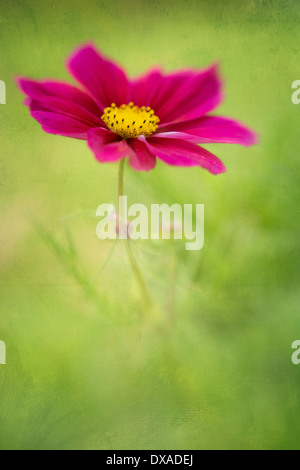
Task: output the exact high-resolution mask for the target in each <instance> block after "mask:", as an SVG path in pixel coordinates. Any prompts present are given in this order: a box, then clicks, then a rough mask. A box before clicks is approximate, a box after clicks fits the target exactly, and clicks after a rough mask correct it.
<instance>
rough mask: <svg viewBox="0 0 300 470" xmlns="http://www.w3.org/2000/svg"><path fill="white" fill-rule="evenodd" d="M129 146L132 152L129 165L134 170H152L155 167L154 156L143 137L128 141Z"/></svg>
mask: <svg viewBox="0 0 300 470" xmlns="http://www.w3.org/2000/svg"><path fill="white" fill-rule="evenodd" d="M128 144H129V146H130V147H131V148H132V150H133V152H132V153H131V155H130V159H129V163H130V165H131V166H132V168H134V169H135V170H139V171H140V170H144V171H149V170H152V169H153V168H154V167H155V165H156V156H155V154H154V153H153V152H152V151H151V149H150V147H149V145H148V144H147V141H146V139H145V137H144V136H140V137H138V138H137V139H130V140H129V141H128Z"/></svg>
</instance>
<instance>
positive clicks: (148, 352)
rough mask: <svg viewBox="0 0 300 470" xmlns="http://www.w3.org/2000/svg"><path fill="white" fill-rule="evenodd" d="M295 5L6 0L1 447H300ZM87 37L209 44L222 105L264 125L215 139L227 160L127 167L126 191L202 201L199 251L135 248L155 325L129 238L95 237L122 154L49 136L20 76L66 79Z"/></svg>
mask: <svg viewBox="0 0 300 470" xmlns="http://www.w3.org/2000/svg"><path fill="white" fill-rule="evenodd" d="M299 19H300V5H299V2H297V1H296V0H295V1H285V2H282V1H276V0H269V1H264V0H250V1H248V2H237V1H225V0H215V1H214V2H208V1H207V2H205V1H199V0H181V1H177V0H172V1H171V0H170V1H169V2H166V1H164V2H160V1H156V0H148V1H146V0H143V1H138V0H127V1H119V2H111V1H108V0H103V1H96V0H85V1H84V2H79V1H77V0H73V1H70V0H64V1H63V2H58V1H51V2H40V1H35V0H10V1H8V0H5V1H4V0H0V24H1V50H0V65H1V67H0V79H1V80H4V81H5V82H6V85H7V104H6V105H1V106H0V138H1V157H0V174H1V179H0V200H1V205H0V211H1V212H0V213H1V229H0V259H1V263H0V276H1V304H0V311H1V314H0V318H1V319H0V339H1V340H4V341H5V342H6V345H7V365H6V366H0V423H1V425H0V448H1V449H17V448H19V449H76V448H80V449H116V450H117V449H187V450H188V449H215V448H221V449H234V448H235V449H249V448H250V449H262V448H268V449H292V448H293V449H299V432H300V424H299V423H300V405H299V399H298V394H299V393H298V391H299V389H298V387H299V386H300V378H299V374H300V366H299V367H298V368H297V366H294V365H292V363H291V354H292V350H291V344H292V342H293V341H294V340H295V339H299V303H300V293H299V282H300V270H299V210H300V189H299V188H300V184H299V183H300V164H299V138H298V136H299V124H298V123H299V113H300V107H297V106H295V105H292V103H291V93H292V91H291V84H292V82H293V81H294V80H296V79H299V76H297V73H299V58H300V57H299V47H298V42H299V41H298V40H299V34H300V33H299ZM88 40H93V41H94V42H95V43H96V44H97V45H98V47H99V48H100V49H101V50H102V51H103V52H104V53H106V54H107V55H109V56H110V57H112V58H114V59H115V60H117V61H119V62H120V63H121V64H122V65H123V66H124V67H126V69H127V70H128V71H129V73H130V75H136V74H139V73H142V72H143V71H144V70H145V69H148V68H150V67H151V66H152V65H154V64H160V65H162V66H163V67H164V68H165V69H166V70H173V69H180V68H184V67H191V66H193V67H203V66H206V65H208V64H209V63H211V62H214V61H220V63H221V70H222V74H223V77H224V80H225V86H226V101H225V102H224V104H223V105H222V106H221V108H220V114H224V115H228V116H232V117H235V118H238V119H240V120H242V121H243V122H245V123H247V124H248V125H249V126H251V127H252V128H254V129H256V130H257V132H258V133H259V135H260V145H258V146H256V147H251V148H247V149H246V148H243V147H239V146H230V145H228V146H226V145H221V144H218V145H210V146H207V147H208V148H209V149H211V150H212V151H215V152H216V153H217V155H219V156H220V157H222V158H223V160H224V162H225V163H226V165H227V168H228V172H227V173H226V174H224V175H221V176H218V177H215V176H212V175H210V174H209V173H207V172H205V171H204V170H202V169H201V168H196V169H179V168H171V167H169V166H167V165H164V164H163V163H160V164H158V165H157V168H156V169H155V170H153V171H151V172H150V173H137V172H134V171H133V170H132V169H130V168H129V167H127V168H126V181H125V188H126V193H127V194H128V197H129V201H130V202H132V203H133V202H141V203H145V204H146V205H147V206H149V205H150V204H151V203H155V202H166V203H175V202H178V203H181V204H184V203H193V204H196V203H204V204H205V211H206V213H205V223H206V227H205V235H206V241H205V247H204V249H203V250H202V251H200V252H187V251H185V250H184V249H183V246H182V245H180V244H174V243H172V242H170V243H168V242H161V243H155V244H154V243H153V244H152V243H151V242H143V243H142V242H139V243H136V244H134V245H133V247H132V248H133V251H134V255H135V257H136V259H137V261H138V263H139V266H140V268H141V269H142V271H143V272H144V273H145V276H146V278H147V282H148V285H149V290H150V291H151V295H152V296H153V298H154V299H155V302H156V304H157V306H158V309H159V312H160V315H161V318H162V322H163V324H164V328H163V329H162V330H159V331H157V329H156V328H154V327H153V326H152V325H151V321H149V320H148V319H147V318H145V315H144V313H145V312H144V307H143V305H142V303H141V298H140V292H139V291H138V286H137V284H136V281H135V279H134V277H133V275H132V273H131V270H130V265H129V263H128V260H127V258H126V252H125V249H124V246H123V244H122V242H119V243H117V244H116V245H114V243H113V242H100V241H99V240H98V239H97V238H96V235H95V229H96V223H97V220H96V218H95V216H94V214H95V210H96V208H97V207H98V205H99V204H101V203H103V202H114V201H115V197H116V176H117V167H116V166H115V165H99V164H98V163H97V162H96V161H95V160H94V158H93V155H92V154H91V152H90V151H89V149H88V148H87V146H86V143H85V142H81V141H76V140H72V139H67V138H62V137H58V136H57V137H56V136H52V135H47V134H45V133H43V132H42V131H41V130H40V127H39V125H38V124H37V123H36V122H34V121H33V120H32V119H31V118H30V116H29V113H28V110H27V109H26V108H25V107H24V106H23V105H22V99H23V98H22V96H21V94H20V92H19V91H18V90H17V87H16V85H15V83H14V78H13V77H14V76H15V75H25V76H29V77H33V78H42V77H53V78H57V79H67V80H71V79H70V77H68V74H67V71H66V70H65V68H64V60H65V57H66V56H67V55H68V54H69V53H70V51H71V50H72V49H73V48H74V47H76V46H77V45H78V44H80V43H83V42H85V41H88ZM111 250H113V251H111Z"/></svg>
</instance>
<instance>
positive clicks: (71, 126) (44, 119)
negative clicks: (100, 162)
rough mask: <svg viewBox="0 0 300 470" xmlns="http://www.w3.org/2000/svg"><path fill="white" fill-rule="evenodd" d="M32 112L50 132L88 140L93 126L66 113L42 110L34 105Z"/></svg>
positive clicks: (44, 128) (45, 129)
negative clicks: (88, 134)
mask: <svg viewBox="0 0 300 470" xmlns="http://www.w3.org/2000/svg"><path fill="white" fill-rule="evenodd" d="M30 114H31V116H32V117H33V118H34V119H35V120H36V121H38V122H39V123H40V124H41V126H42V129H43V130H44V131H45V132H48V133H50V134H55V135H62V136H65V137H73V138H74V139H83V140H86V139H87V133H88V131H89V130H90V129H91V126H89V125H87V124H84V123H82V122H80V121H78V119H74V118H72V117H68V116H66V115H64V114H58V113H51V112H48V111H41V110H39V109H38V108H35V109H34V108H32V107H31V112H30Z"/></svg>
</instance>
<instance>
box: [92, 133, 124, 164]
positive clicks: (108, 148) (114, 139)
mask: <svg viewBox="0 0 300 470" xmlns="http://www.w3.org/2000/svg"><path fill="white" fill-rule="evenodd" d="M88 145H89V147H90V149H91V150H92V151H93V152H94V154H95V157H96V158H97V160H98V161H99V162H115V161H117V160H120V159H121V158H125V157H128V156H130V155H131V154H132V153H133V152H132V150H131V149H130V148H129V146H128V145H127V143H126V141H125V140H121V137H120V136H119V135H118V134H115V133H114V132H111V131H109V130H107V129H103V128H97V129H91V130H90V131H89V133H88Z"/></svg>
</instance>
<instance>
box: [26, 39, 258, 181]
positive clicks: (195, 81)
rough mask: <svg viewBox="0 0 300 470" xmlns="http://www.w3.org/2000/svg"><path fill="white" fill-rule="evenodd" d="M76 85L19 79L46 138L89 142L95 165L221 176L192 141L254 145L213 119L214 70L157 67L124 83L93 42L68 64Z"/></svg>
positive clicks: (246, 134)
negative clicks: (196, 170)
mask: <svg viewBox="0 0 300 470" xmlns="http://www.w3.org/2000/svg"><path fill="white" fill-rule="evenodd" d="M67 66H68V70H69V72H70V73H71V75H72V76H73V77H74V78H75V79H76V80H77V81H78V83H79V84H80V88H77V87H75V86H73V85H69V84H67V83H62V82H58V81H35V80H27V79H24V78H20V79H18V83H19V86H20V88H21V90H22V91H23V92H24V93H25V94H26V95H27V97H28V98H27V99H26V101H25V104H26V105H28V106H29V108H30V112H31V115H32V117H33V118H34V119H36V120H37V121H38V122H39V123H40V124H41V126H42V128H43V130H44V131H46V132H49V133H51V134H58V135H63V136H67V137H73V138H77V139H84V140H87V142H88V145H89V147H90V149H91V150H92V151H93V152H94V154H95V156H96V158H97V160H98V161H99V162H114V161H117V160H120V159H122V158H126V157H128V158H129V163H130V165H131V166H132V167H133V168H134V169H136V170H151V169H152V168H154V167H155V164H156V159H157V158H159V159H161V160H163V161H164V162H166V163H168V164H169V165H178V166H196V165H198V166H201V167H203V168H206V169H207V170H209V171H210V172H211V173H214V174H218V173H222V172H224V171H225V167H224V165H223V163H222V162H221V160H219V159H218V158H217V157H216V156H215V155H213V154H212V153H211V152H209V151H208V150H206V149H204V148H203V147H201V146H199V145H198V144H206V143H214V142H223V143H230V144H241V145H245V146H248V145H252V144H254V143H255V140H256V137H255V134H254V133H253V132H252V131H251V130H249V129H247V128H246V127H245V126H243V125H242V124H240V123H239V122H237V121H234V120H232V119H227V118H224V117H220V116H211V115H210V114H209V113H211V111H213V110H214V109H215V108H216V107H217V106H218V105H219V104H220V103H221V101H222V92H221V81H220V79H219V76H218V69H217V66H216V65H213V66H211V67H209V68H207V69H205V70H182V71H179V72H174V73H171V74H164V73H162V72H161V71H160V70H159V69H154V70H150V71H149V72H148V73H146V74H145V75H143V76H141V77H138V78H135V79H132V80H130V79H129V78H128V77H127V75H126V74H125V72H124V70H123V69H122V68H121V67H119V66H118V65H116V64H115V63H114V62H112V61H110V60H109V59H107V58H106V57H103V55H102V54H100V53H99V52H98V51H97V50H96V49H95V47H94V46H93V45H86V46H83V47H81V48H80V49H78V50H76V52H75V53H74V54H72V56H71V57H70V58H69V60H68V62H67Z"/></svg>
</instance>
